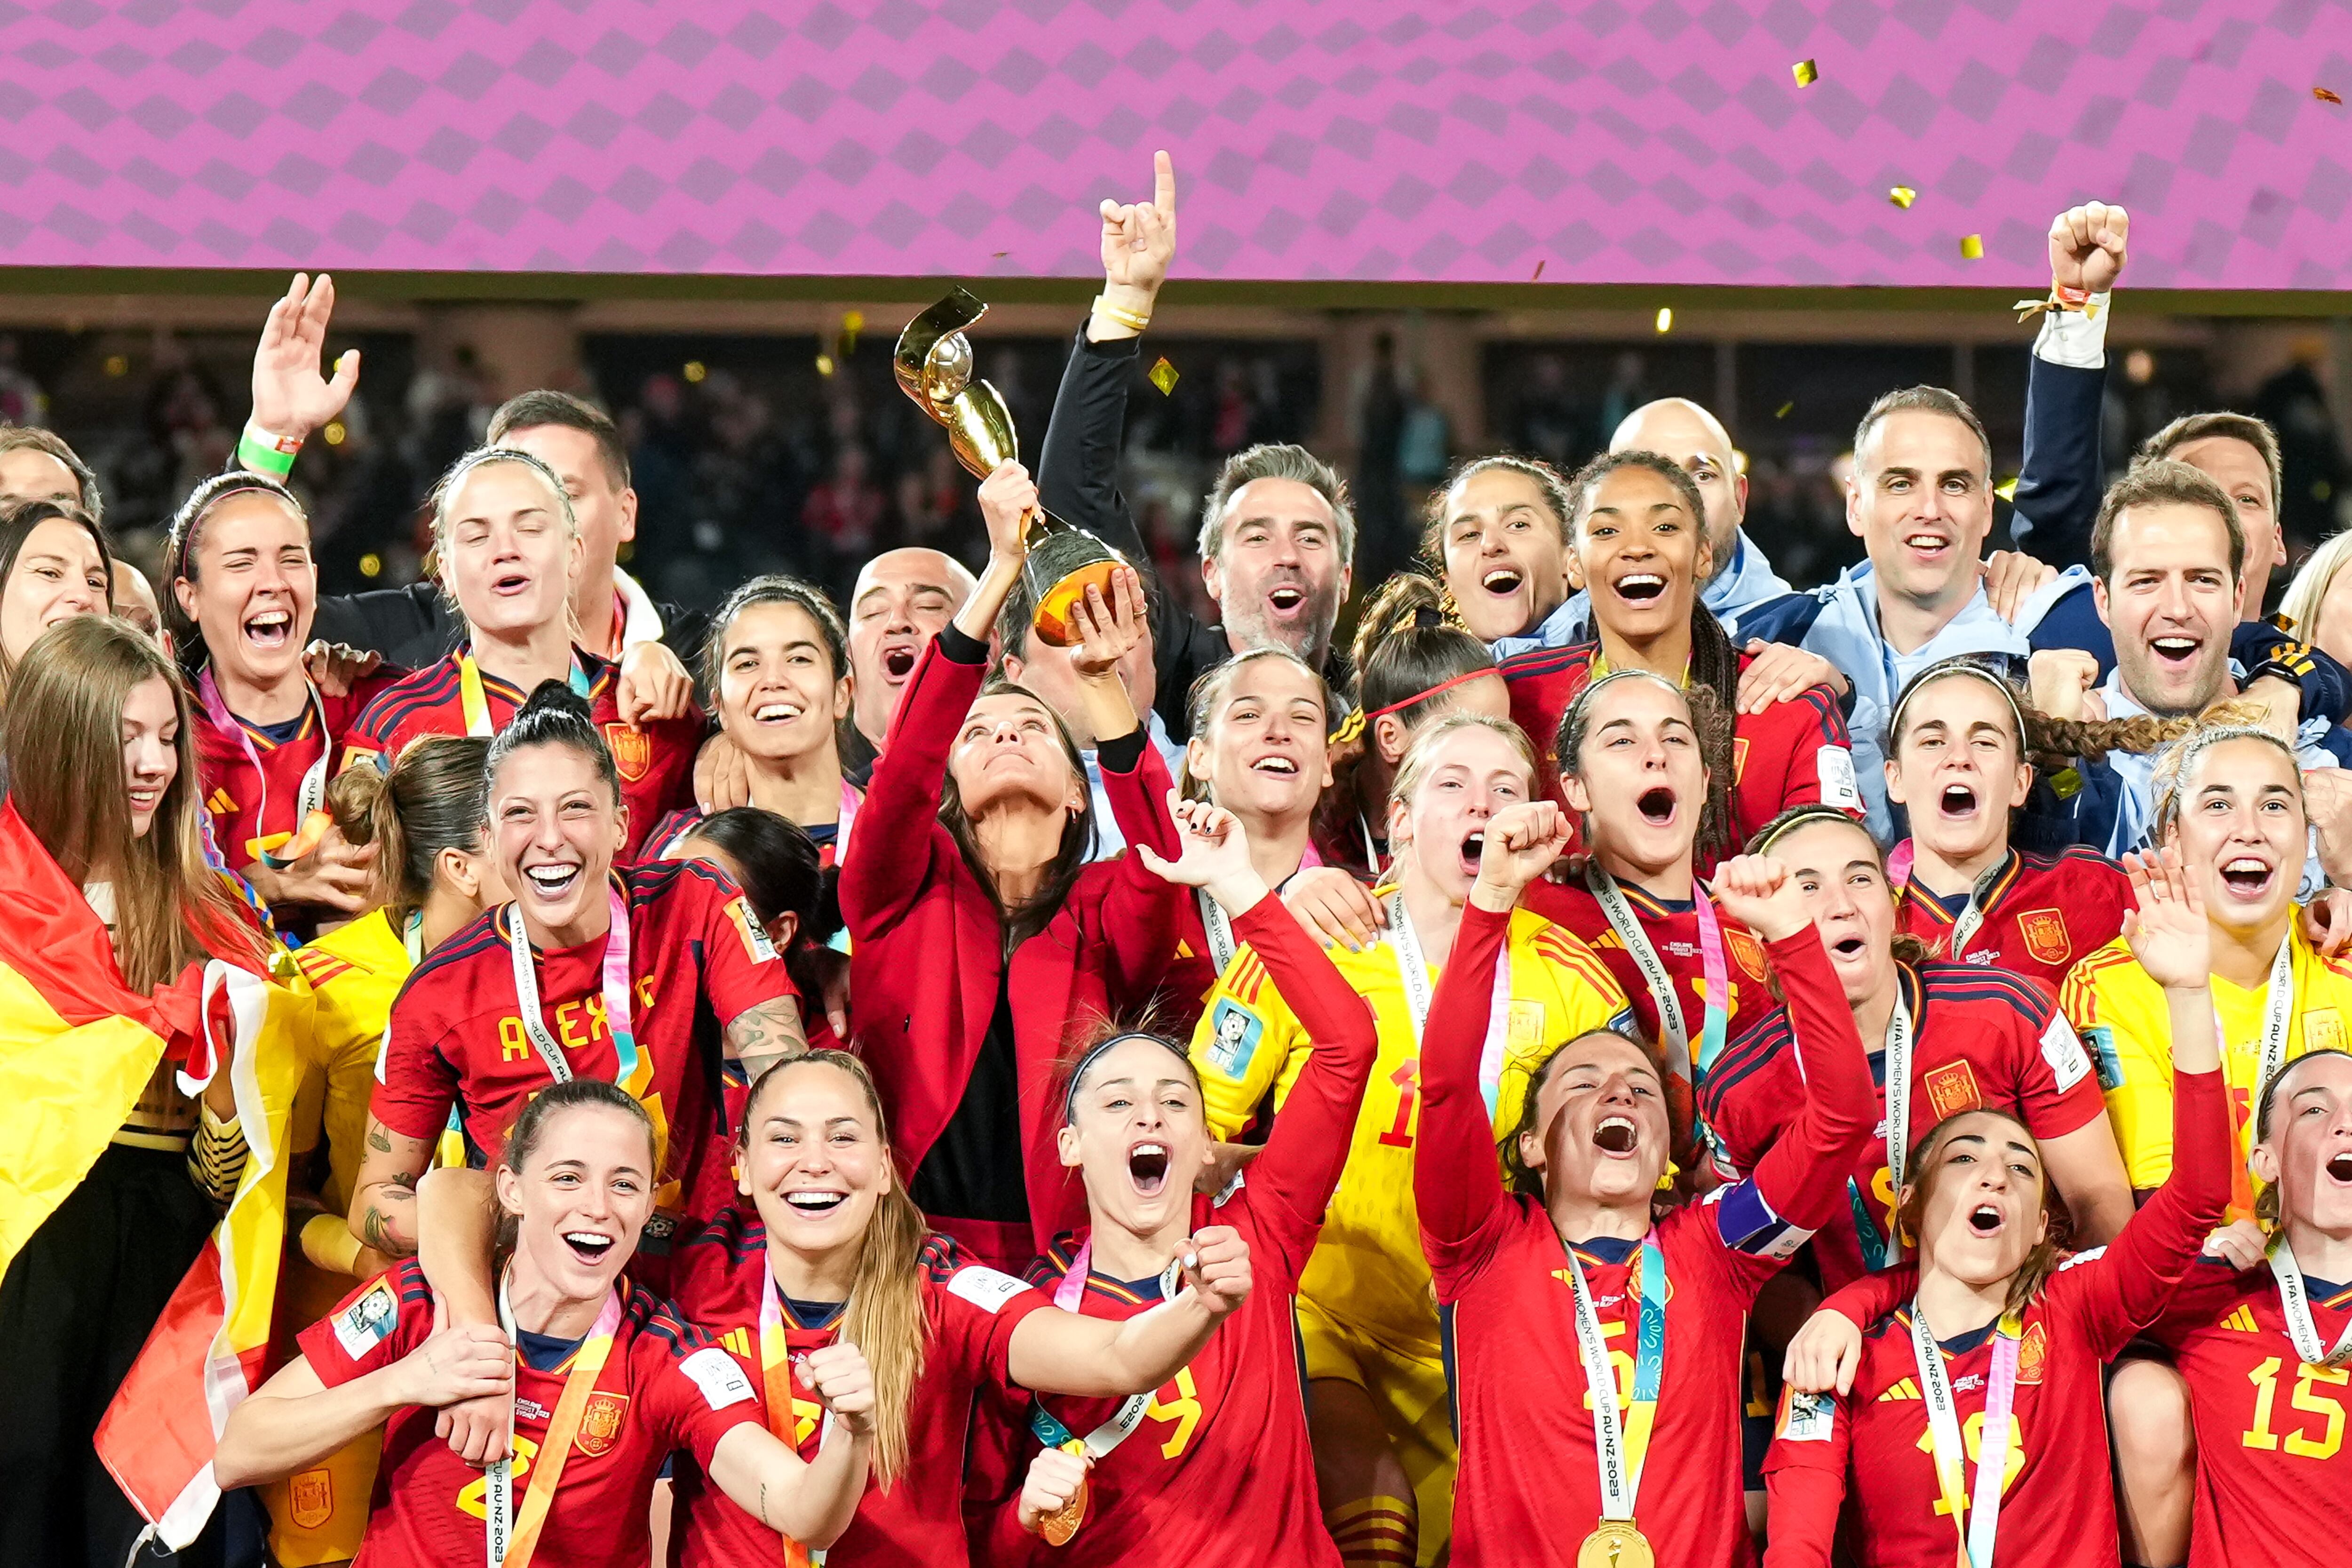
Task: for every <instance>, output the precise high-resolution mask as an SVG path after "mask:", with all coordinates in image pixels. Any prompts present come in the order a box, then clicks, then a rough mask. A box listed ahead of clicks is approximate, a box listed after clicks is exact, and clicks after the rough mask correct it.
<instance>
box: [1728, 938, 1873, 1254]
mask: <svg viewBox="0 0 2352 1568" xmlns="http://www.w3.org/2000/svg"><path fill="white" fill-rule="evenodd" d="M1764 949H1765V952H1767V953H1769V955H1770V959H1771V964H1772V971H1773V973H1776V974H1778V975H1779V976H1780V989H1781V991H1782V992H1783V993H1784V994H1786V995H1787V996H1788V999H1789V1003H1788V1014H1789V1028H1790V1032H1791V1033H1792V1034H1793V1035H1794V1036H1795V1040H1794V1041H1793V1044H1794V1047H1795V1049H1796V1051H1797V1053H1798V1059H1799V1060H1801V1062H1802V1063H1803V1064H1804V1068H1805V1098H1804V1101H1803V1103H1802V1104H1801V1105H1800V1106H1799V1107H1798V1108H1797V1115H1796V1119H1795V1120H1794V1121H1791V1122H1790V1124H1789V1128H1788V1131H1786V1132H1784V1133H1782V1134H1781V1135H1780V1137H1779V1138H1777V1139H1776V1140H1774V1142H1773V1144H1772V1147H1771V1148H1770V1149H1769V1150H1768V1151H1766V1152H1765V1154H1764V1156H1763V1158H1762V1159H1760V1160H1759V1161H1757V1163H1756V1170H1755V1173H1754V1177H1753V1179H1754V1182H1755V1184H1756V1188H1757V1191H1758V1192H1759V1194H1761V1195H1762V1196H1763V1198H1764V1201H1765V1203H1766V1204H1767V1205H1769V1206H1770V1207H1771V1209H1772V1210H1773V1211H1774V1212H1775V1213H1777V1214H1779V1215H1781V1216H1783V1217H1785V1218H1786V1219H1788V1220H1789V1221H1790V1222H1791V1223H1792V1224H1795V1225H1798V1226H1802V1227H1803V1228H1805V1229H1807V1230H1819V1229H1820V1228H1821V1227H1822V1226H1823V1225H1826V1224H1827V1223H1828V1222H1829V1219H1830V1216H1831V1215H1834V1214H1836V1213H1838V1212H1839V1211H1840V1210H1841V1209H1843V1207H1844V1206H1845V1184H1846V1182H1847V1179H1848V1173H1850V1172H1852V1171H1853V1163H1854V1157H1855V1156H1856V1155H1857V1154H1859V1153H1860V1152H1862V1148H1863V1145H1864V1144H1865V1143H1867V1142H1869V1141H1870V1139H1871V1137H1872V1136H1873V1134H1874V1132H1875V1131H1876V1124H1877V1121H1878V1091H1877V1089H1876V1088H1875V1087H1874V1085H1873V1084H1872V1083H1871V1079H1870V1058H1869V1057H1868V1056H1867V1055H1865V1054H1864V1051H1863V1048H1862V1037H1861V1036H1860V1035H1857V1034H1855V1033H1854V1029H1853V1012H1852V1010H1850V1009H1849V1008H1848V1007H1847V1005H1846V1000H1845V987H1844V986H1843V984H1840V982H1839V980H1838V977H1837V974H1836V972H1835V971H1833V970H1832V969H1831V968H1830V958H1829V954H1828V953H1827V952H1824V951H1823V950H1822V938H1821V933H1820V932H1819V931H1816V930H1815V929H1814V928H1813V927H1811V926H1810V925H1809V926H1807V927H1806V928H1805V929H1804V930H1802V931H1799V932H1798V933H1797V934H1796V935H1794V936H1790V937H1783V938H1781V939H1780V941H1778V942H1766V943H1765V944H1764Z"/></svg>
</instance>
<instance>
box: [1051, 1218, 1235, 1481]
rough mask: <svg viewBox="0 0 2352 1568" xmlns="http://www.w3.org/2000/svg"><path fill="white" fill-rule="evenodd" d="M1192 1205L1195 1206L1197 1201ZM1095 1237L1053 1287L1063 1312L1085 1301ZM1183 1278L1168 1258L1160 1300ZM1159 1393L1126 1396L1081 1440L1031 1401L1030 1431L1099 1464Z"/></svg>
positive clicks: (1177, 1261) (1179, 1264)
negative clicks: (1108, 1417)
mask: <svg viewBox="0 0 2352 1568" xmlns="http://www.w3.org/2000/svg"><path fill="white" fill-rule="evenodd" d="M1194 1206H1195V1207H1196V1208H1197V1207H1198V1200H1197V1199H1196V1200H1195V1205H1194ZM1094 1256H1095V1243H1094V1237H1091V1236H1090V1237H1087V1239H1086V1240H1084V1241H1082V1242H1080V1243H1079V1244H1078V1250H1077V1253H1076V1256H1074V1257H1073V1258H1071V1259H1070V1268H1069V1271H1068V1272H1067V1273H1066V1274H1064V1275H1063V1276H1062V1278H1061V1281H1060V1282H1059V1283H1058V1284H1056V1285H1055V1287H1054V1305H1055V1306H1056V1307H1058V1308H1060V1309H1061V1310H1063V1311H1065V1312H1075V1311H1077V1310H1079V1308H1080V1307H1081V1306H1082V1305H1083V1304H1084V1302H1085V1301H1086V1299H1087V1279H1089V1278H1090V1277H1091V1275H1092V1273H1093V1271H1094ZM1183 1279H1184V1260H1183V1259H1182V1258H1174V1259H1171V1261H1170V1263H1169V1265H1168V1267H1167V1268H1164V1269H1162V1270H1161V1271H1160V1299H1161V1300H1173V1299H1174V1298H1175V1295H1176V1289H1177V1288H1178V1287H1179V1286H1181V1283H1182V1282H1183ZM1158 1392H1159V1390H1158V1389H1157V1388H1147V1389H1145V1390H1144V1391H1143V1392H1142V1393H1140V1394H1129V1395H1128V1396H1127V1398H1126V1399H1125V1400H1124V1401H1123V1402H1122V1403H1121V1404H1120V1405H1119V1407H1118V1409H1117V1410H1116V1411H1114V1412H1112V1414H1111V1418H1110V1419H1109V1420H1108V1421H1106V1422H1104V1423H1103V1424H1102V1425H1101V1426H1097V1427H1096V1428H1095V1429H1094V1430H1093V1431H1091V1432H1089V1433H1087V1435H1086V1436H1085V1438H1084V1439H1083V1440H1081V1439H1080V1438H1079V1437H1077V1436H1075V1435H1074V1434H1073V1433H1072V1432H1071V1431H1070V1429H1069V1428H1068V1427H1067V1426H1064V1425H1062V1422H1061V1419H1060V1418H1059V1417H1058V1416H1056V1415H1055V1414H1054V1413H1053V1412H1052V1411H1050V1410H1048V1409H1046V1408H1045V1402H1044V1401H1043V1400H1032V1401H1030V1404H1029V1430H1030V1431H1031V1432H1032V1433H1033V1434H1034V1436H1036V1438H1037V1441H1039V1442H1040V1443H1043V1444H1045V1447H1048V1448H1066V1449H1068V1450H1069V1451H1070V1452H1071V1453H1074V1454H1083V1455H1084V1456H1085V1457H1086V1460H1087V1463H1088V1464H1090V1465H1092V1464H1099V1463H1100V1462H1101V1461H1102V1460H1103V1459H1104V1458H1107V1457H1108V1456H1109V1454H1110V1452H1111V1450H1112V1449H1114V1448H1116V1447H1118V1446H1119V1445H1120V1444H1121V1443H1124V1442H1126V1441H1127V1439H1128V1436H1129V1434H1130V1433H1132V1432H1133V1431H1134V1430H1135V1429H1136V1428H1137V1427H1138V1426H1141V1425H1142V1424H1143V1413H1144V1412H1145V1411H1146V1410H1148V1409H1150V1406H1151V1398H1152V1395H1153V1394H1157V1393H1158Z"/></svg>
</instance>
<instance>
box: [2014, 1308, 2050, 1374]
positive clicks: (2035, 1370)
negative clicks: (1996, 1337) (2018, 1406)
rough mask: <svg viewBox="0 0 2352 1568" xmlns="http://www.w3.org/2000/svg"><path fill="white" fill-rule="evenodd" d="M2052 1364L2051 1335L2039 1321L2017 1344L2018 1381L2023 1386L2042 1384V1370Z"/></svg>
mask: <svg viewBox="0 0 2352 1568" xmlns="http://www.w3.org/2000/svg"><path fill="white" fill-rule="evenodd" d="M2049 1363H2050V1335H2049V1333H2048V1331H2045V1330H2044V1329H2043V1328H2042V1324H2041V1323H2040V1322H2039V1321H2036V1322H2035V1323H2033V1324H2032V1326H2031V1327H2029V1328H2028V1329H2027V1330H2026V1331H2025V1337H2024V1338H2022V1339H2021V1340H2019V1341H2018V1342H2017V1381H2018V1382H2019V1383H2021V1384H2029V1383H2040V1382H2041V1381H2042V1368H2043V1367H2045V1366H2047V1365H2048V1364H2049Z"/></svg>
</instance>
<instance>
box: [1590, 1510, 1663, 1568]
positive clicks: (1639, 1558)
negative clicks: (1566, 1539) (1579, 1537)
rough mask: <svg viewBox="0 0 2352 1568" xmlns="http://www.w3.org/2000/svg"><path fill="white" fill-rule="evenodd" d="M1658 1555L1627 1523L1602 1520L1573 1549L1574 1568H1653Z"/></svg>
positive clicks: (1626, 1521)
mask: <svg viewBox="0 0 2352 1568" xmlns="http://www.w3.org/2000/svg"><path fill="white" fill-rule="evenodd" d="M1657 1561H1658V1554H1657V1553H1656V1552H1653V1551H1651V1550H1650V1543H1649V1542H1648V1540H1646V1539H1645V1538H1644V1537H1643V1534H1642V1532H1641V1531H1638V1530H1636V1529H1634V1528H1633V1521H1632V1520H1630V1519H1604V1520H1602V1521H1601V1524H1600V1526H1599V1528H1597V1529H1596V1530H1594V1531H1593V1532H1592V1533H1591V1534H1590V1535H1588V1536H1586V1537H1585V1538H1584V1544H1583V1545H1581V1546H1580V1547H1578V1548H1577V1549H1576V1568H1656V1565H1657Z"/></svg>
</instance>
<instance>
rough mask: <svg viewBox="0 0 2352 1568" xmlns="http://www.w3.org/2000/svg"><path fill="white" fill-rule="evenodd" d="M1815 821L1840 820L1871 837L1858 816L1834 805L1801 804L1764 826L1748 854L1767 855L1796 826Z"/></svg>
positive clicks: (1864, 835)
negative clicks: (1770, 824)
mask: <svg viewBox="0 0 2352 1568" xmlns="http://www.w3.org/2000/svg"><path fill="white" fill-rule="evenodd" d="M1817 822H1842V823H1843V824H1844V825H1845V826H1848V827H1859V828H1861V829H1862V833H1863V837H1865V838H1871V836H1870V828H1869V826H1867V825H1866V824H1864V822H1863V821H1862V820H1861V819H1860V818H1858V817H1853V816H1847V815H1846V814H1845V813H1844V812H1843V811H1840V810H1839V809H1838V808H1837V807H1836V806H1833V805H1801V806H1799V807H1797V808H1796V809H1795V810H1794V811H1791V812H1790V813H1789V814H1788V816H1784V817H1783V818H1781V819H1780V821H1779V822H1778V823H1775V824H1774V825H1772V826H1769V827H1768V828H1766V829H1765V831H1764V833H1763V835H1762V836H1761V837H1759V838H1758V839H1757V840H1756V842H1755V843H1753V844H1751V845H1749V846H1748V853H1749V854H1750V855H1769V854H1770V853H1772V846H1774V845H1775V844H1778V843H1779V842H1780V840H1782V839H1783V838H1786V837H1789V835H1790V834H1791V833H1794V832H1795V831H1796V830H1797V829H1798V828H1800V827H1811V826H1813V825H1814V824H1815V823H1817ZM1871 842H1872V843H1873V844H1876V843H1877V842H1878V840H1877V839H1875V838H1871Z"/></svg>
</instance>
